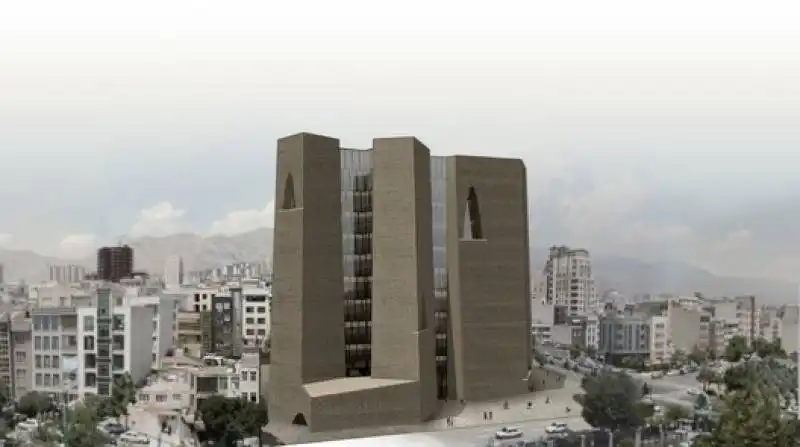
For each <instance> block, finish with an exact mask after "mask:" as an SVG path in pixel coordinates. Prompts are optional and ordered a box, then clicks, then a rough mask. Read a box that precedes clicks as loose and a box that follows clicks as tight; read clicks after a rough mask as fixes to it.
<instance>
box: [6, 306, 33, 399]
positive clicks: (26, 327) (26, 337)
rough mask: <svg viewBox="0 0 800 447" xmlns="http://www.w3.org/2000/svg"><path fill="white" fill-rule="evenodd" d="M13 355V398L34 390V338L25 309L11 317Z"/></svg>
mask: <svg viewBox="0 0 800 447" xmlns="http://www.w3.org/2000/svg"><path fill="white" fill-rule="evenodd" d="M11 341H12V347H11V355H12V357H11V358H12V361H13V368H14V379H13V386H12V390H13V395H12V396H13V398H14V399H19V398H20V397H22V396H24V395H25V394H27V393H29V392H30V391H32V390H33V339H32V338H31V319H30V315H29V314H28V313H27V312H25V311H20V312H15V313H14V314H13V315H12V317H11Z"/></svg>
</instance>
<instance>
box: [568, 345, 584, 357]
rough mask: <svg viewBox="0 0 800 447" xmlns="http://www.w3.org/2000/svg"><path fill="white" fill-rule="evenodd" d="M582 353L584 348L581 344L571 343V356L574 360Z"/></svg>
mask: <svg viewBox="0 0 800 447" xmlns="http://www.w3.org/2000/svg"><path fill="white" fill-rule="evenodd" d="M581 354H583V350H582V349H581V347H580V346H578V345H575V344H572V345H570V347H569V358H571V359H572V360H575V359H577V358H578V357H580V356H581Z"/></svg>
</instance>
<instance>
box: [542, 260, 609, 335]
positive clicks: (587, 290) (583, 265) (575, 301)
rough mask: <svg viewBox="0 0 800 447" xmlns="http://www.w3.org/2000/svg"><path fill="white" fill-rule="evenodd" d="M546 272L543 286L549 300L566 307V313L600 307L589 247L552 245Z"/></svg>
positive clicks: (575, 313) (571, 313)
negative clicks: (577, 247)
mask: <svg viewBox="0 0 800 447" xmlns="http://www.w3.org/2000/svg"><path fill="white" fill-rule="evenodd" d="M543 276H544V278H543V279H542V280H541V286H540V288H541V287H543V288H544V293H543V295H544V298H545V302H546V303H548V304H553V305H555V306H558V307H562V308H564V309H566V315H568V316H575V315H581V314H584V313H586V312H587V311H589V310H591V309H596V308H597V306H598V300H597V291H596V289H595V283H594V276H593V273H592V262H591V258H590V256H589V252H588V251H587V250H584V249H570V248H569V247H566V246H563V245H561V246H553V247H550V253H549V256H548V258H547V262H546V263H545V267H544V271H543ZM556 324H559V322H556Z"/></svg>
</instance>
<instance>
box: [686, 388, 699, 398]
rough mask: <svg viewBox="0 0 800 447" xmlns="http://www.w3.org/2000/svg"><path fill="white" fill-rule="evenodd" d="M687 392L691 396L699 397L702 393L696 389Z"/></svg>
mask: <svg viewBox="0 0 800 447" xmlns="http://www.w3.org/2000/svg"><path fill="white" fill-rule="evenodd" d="M686 392H687V393H689V395H690V396H698V395H700V391H698V390H697V389H695V388H689V389H688V390H687V391H686Z"/></svg>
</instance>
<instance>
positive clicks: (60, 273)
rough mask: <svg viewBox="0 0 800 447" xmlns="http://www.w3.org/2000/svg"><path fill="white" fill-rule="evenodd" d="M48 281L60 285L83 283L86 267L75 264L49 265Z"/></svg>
mask: <svg viewBox="0 0 800 447" xmlns="http://www.w3.org/2000/svg"><path fill="white" fill-rule="evenodd" d="M48 269H49V270H50V281H55V282H57V283H61V284H74V283H79V282H81V281H83V278H84V277H85V276H86V267H84V266H82V265H77V264H54V265H49V266H48Z"/></svg>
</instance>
